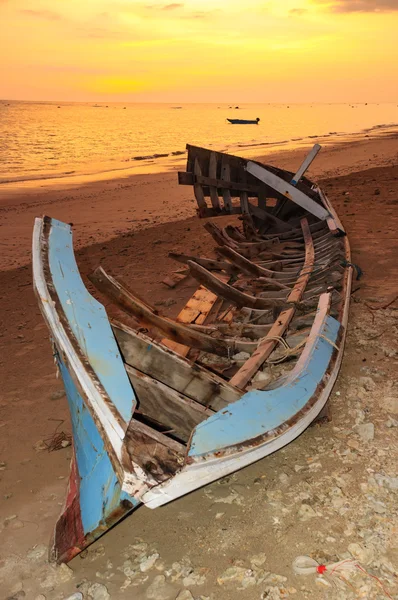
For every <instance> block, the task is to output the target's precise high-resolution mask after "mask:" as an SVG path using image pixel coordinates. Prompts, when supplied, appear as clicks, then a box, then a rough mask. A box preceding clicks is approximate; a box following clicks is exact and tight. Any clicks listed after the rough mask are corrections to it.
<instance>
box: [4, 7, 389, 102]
mask: <svg viewBox="0 0 398 600" xmlns="http://www.w3.org/2000/svg"><path fill="white" fill-rule="evenodd" d="M397 32H398V0H175V1H173V0H142V1H141V0H34V1H32V0H0V98H8V99H21V100H46V99H48V100H81V101H86V100H87V101H88V100H89V101H92V100H95V101H107V102H110V101H123V102H128V101H138V102H146V101H155V102H156V101H157V102H163V101H164V102H171V101H173V102H175V101H177V102H230V101H233V102H288V103H294V102H398V42H397V37H398V33H397Z"/></svg>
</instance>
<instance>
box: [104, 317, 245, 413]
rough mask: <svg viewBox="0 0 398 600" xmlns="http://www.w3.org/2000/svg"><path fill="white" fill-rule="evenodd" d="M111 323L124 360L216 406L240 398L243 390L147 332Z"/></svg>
mask: <svg viewBox="0 0 398 600" xmlns="http://www.w3.org/2000/svg"><path fill="white" fill-rule="evenodd" d="M112 327H113V331H114V334H115V336H116V339H117V342H118V344H119V347H120V349H121V352H122V354H123V357H124V360H125V362H126V363H127V364H129V365H131V366H132V367H135V368H136V369H138V370H139V371H142V372H143V373H146V374H147V375H150V376H151V377H153V378H154V379H158V380H159V381H161V382H162V383H164V384H165V385H167V386H169V387H171V388H173V389H174V390H176V391H177V392H180V393H181V394H185V395H186V396H188V397H189V398H192V400H196V401H197V402H200V403H201V404H203V405H205V406H208V407H210V408H212V409H213V410H221V409H222V408H225V406H227V405H228V404H229V403H230V402H235V400H237V399H238V398H240V396H241V391H240V390H238V389H236V388H234V387H232V386H231V385H230V384H229V383H227V382H226V381H224V380H223V379H221V378H220V377H218V376H217V375H214V374H213V373H211V372H210V371H208V370H207V369H203V368H202V367H200V366H199V365H197V364H196V363H193V364H192V362H191V361H189V360H187V359H186V358H183V357H181V356H180V355H178V354H176V353H175V352H173V351H172V350H169V349H168V348H165V347H164V346H163V344H160V343H158V342H156V341H154V340H151V339H150V338H149V337H147V336H146V335H145V334H143V333H141V332H138V331H135V330H134V329H131V328H130V327H128V326H127V325H125V324H122V323H119V322H118V321H114V322H113V323H112ZM195 327H196V326H195ZM197 327H203V326H197Z"/></svg>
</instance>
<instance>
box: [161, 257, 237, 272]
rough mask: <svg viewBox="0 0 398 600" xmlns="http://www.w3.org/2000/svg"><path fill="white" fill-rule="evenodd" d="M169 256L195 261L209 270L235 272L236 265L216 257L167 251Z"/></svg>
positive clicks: (184, 260) (176, 259) (174, 258)
mask: <svg viewBox="0 0 398 600" xmlns="http://www.w3.org/2000/svg"><path fill="white" fill-rule="evenodd" d="M169 257H170V258H172V259H173V260H175V261H177V262H180V263H183V264H185V265H186V264H187V263H188V261H189V260H193V261H194V262H197V263H198V265H202V267H205V268H206V269H209V271H225V272H226V273H230V274H232V273H236V267H234V265H232V264H231V263H229V262H227V261H225V260H217V259H216V258H204V257H203V256H193V255H190V254H177V253H175V252H169Z"/></svg>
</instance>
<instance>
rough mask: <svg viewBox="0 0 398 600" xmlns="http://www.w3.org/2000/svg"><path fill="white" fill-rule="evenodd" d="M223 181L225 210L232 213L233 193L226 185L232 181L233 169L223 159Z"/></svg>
mask: <svg viewBox="0 0 398 600" xmlns="http://www.w3.org/2000/svg"><path fill="white" fill-rule="evenodd" d="M221 181H222V182H223V186H222V197H223V201H224V208H225V209H226V211H227V212H230V211H231V209H232V199H231V192H230V190H229V189H228V188H227V187H226V184H227V185H228V184H229V183H230V181H231V169H230V167H229V164H228V163H226V162H225V159H223V160H222V162H221Z"/></svg>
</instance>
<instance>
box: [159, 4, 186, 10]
mask: <svg viewBox="0 0 398 600" xmlns="http://www.w3.org/2000/svg"><path fill="white" fill-rule="evenodd" d="M183 6H184V5H183V4H178V3H176V2H174V3H173V4H165V5H164V6H162V10H175V9H176V8H182V7H183Z"/></svg>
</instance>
